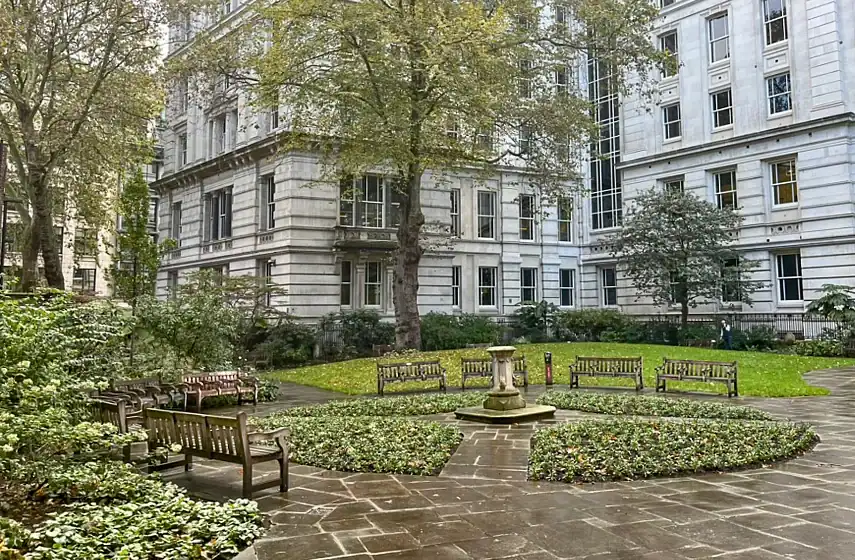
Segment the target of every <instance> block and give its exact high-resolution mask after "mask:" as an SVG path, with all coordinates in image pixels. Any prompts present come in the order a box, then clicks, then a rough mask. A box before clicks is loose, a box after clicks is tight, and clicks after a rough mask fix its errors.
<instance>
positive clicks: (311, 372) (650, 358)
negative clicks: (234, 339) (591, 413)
mask: <svg viewBox="0 0 855 560" xmlns="http://www.w3.org/2000/svg"><path fill="white" fill-rule="evenodd" d="M547 351H548V352H552V363H553V372H554V374H553V375H554V376H555V383H556V384H557V385H559V386H560V385H561V384H564V385H566V384H567V383H568V382H569V377H568V373H567V366H568V365H569V364H570V363H571V362H572V361H573V360H574V359H575V357H576V356H627V357H631V356H641V357H643V358H644V381H645V386H646V387H650V388H652V387H653V386H654V375H655V374H654V368H655V367H656V366H657V365H659V364H661V363H662V358H663V357H665V356H667V357H669V358H683V359H692V360H716V361H733V360H736V361H737V362H739V393H740V395H743V396H761V397H795V396H803V395H826V394H828V391H827V390H826V389H823V388H821V387H812V386H810V385H808V384H807V383H806V382H805V381H804V379H802V374H803V373H806V372H809V371H813V370H817V369H828V368H834V367H839V366H850V365H855V360H853V359H846V358H814V357H806V356H790V355H782V354H770V353H765V352H735V351H728V350H707V349H702V348H685V347H675V346H659V345H652V344H610V343H601V342H590V343H549V344H522V345H519V346H517V355H519V354H523V355H525V356H526V358H527V359H528V369H529V375H530V383H532V384H543V382H544V371H543V370H544V368H543V353H544V352H547ZM479 356H485V357H486V356H488V354H487V353H486V352H485V351H484V350H480V349H468V350H447V351H442V352H423V353H421V354H419V355H418V357H415V356H413V357H407V358H406V361H414V360H417V359H436V358H439V359H440V360H441V361H442V363H443V365H444V366H445V367H446V369H447V370H448V382H449V385H450V386H452V387H456V386H459V385H460V358H461V357H479ZM388 361H395V360H388ZM397 361H404V360H397ZM374 363H375V359H374V358H362V359H358V360H350V361H347V362H337V363H331V364H322V365H317V366H309V367H303V368H298V369H293V370H286V371H279V372H273V373H270V374H267V377H268V378H269V379H273V380H277V381H291V382H294V383H300V384H302V385H311V386H313V387H320V388H322V389H330V390H333V391H339V392H341V393H347V394H351V395H372V394H376V391H377V371H376V368H375V366H374ZM484 381H485V383H484V384H486V380H484ZM586 381H587V384H589V385H594V384H600V385H628V384H629V381H628V380H626V381H625V380H610V379H602V380H591V379H588V380H585V379H583V380H582V384H585V383H586ZM598 382H599V383H598ZM468 385H469V384H468V383H467V386H468ZM474 385H475V380H473V386H474ZM699 385H701V384H690V383H683V384H680V383H669V384H668V387H669V390H672V389H677V390H679V389H685V390H695V389H704V390H705V391H710V390H714V391H718V392H721V393H724V392H725V387H724V385H723V384H710V386H709V387H700V386H699ZM419 388H434V389H436V388H437V383H436V382H428V383H396V384H392V385H387V387H386V392H387V393H391V392H397V391H411V390H416V389H419Z"/></svg>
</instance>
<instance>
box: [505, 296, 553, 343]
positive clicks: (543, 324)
mask: <svg viewBox="0 0 855 560" xmlns="http://www.w3.org/2000/svg"><path fill="white" fill-rule="evenodd" d="M558 317H559V308H558V306H557V305H555V304H552V303H549V302H547V301H541V302H540V303H535V304H531V305H520V307H519V308H518V309H517V310H516V311H514V314H513V325H514V336H515V337H518V338H524V339H526V340H529V341H531V342H545V341H547V340H549V338H550V335H551V334H553V331H554V326H555V324H556V322H557V321H558Z"/></svg>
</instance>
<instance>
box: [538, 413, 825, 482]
mask: <svg viewBox="0 0 855 560" xmlns="http://www.w3.org/2000/svg"><path fill="white" fill-rule="evenodd" d="M816 441H817V436H816V434H815V433H814V431H813V429H812V428H811V427H810V426H807V425H804V424H794V423H789V422H777V423H773V422H756V421H738V420H700V419H697V420H670V421H669V420H661V421H660V420H653V421H651V420H633V419H612V420H604V421H598V420H591V421H584V422H577V423H572V424H564V425H561V426H558V427H555V428H547V429H542V430H539V431H538V432H536V433H535V435H534V437H533V438H532V441H531V444H532V446H531V454H530V456H529V478H530V479H532V480H548V481H553V482H599V481H608V480H633V479H639V478H648V477H658V476H675V475H682V474H691V473H699V472H705V471H724V470H734V469H739V468H744V467H749V466H755V465H763V464H768V463H772V462H776V461H781V460H784V459H787V458H791V457H794V456H796V455H799V454H801V453H804V452H805V451H808V450H809V449H810V448H811V447H812V446H813V445H814V443H815V442H816Z"/></svg>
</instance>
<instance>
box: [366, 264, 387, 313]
mask: <svg viewBox="0 0 855 560" xmlns="http://www.w3.org/2000/svg"><path fill="white" fill-rule="evenodd" d="M382 294H383V266H382V265H381V264H380V263H379V262H367V263H365V305H366V306H368V307H379V306H380V297H381V296H382Z"/></svg>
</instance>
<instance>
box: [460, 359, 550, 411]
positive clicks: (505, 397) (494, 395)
mask: <svg viewBox="0 0 855 560" xmlns="http://www.w3.org/2000/svg"><path fill="white" fill-rule="evenodd" d="M516 350H517V349H516V348H514V347H513V346H492V347H490V348H487V352H489V353H490V355H491V356H493V387H492V388H491V389H490V391H489V392H488V393H487V398H486V399H485V400H484V405H483V407H470V408H458V409H457V410H455V411H454V414H455V415H456V416H457V418H460V419H462V420H470V421H472V422H482V423H487V424H516V423H519V422H531V421H534V420H542V419H544V418H552V417H553V416H554V414H555V407H554V406H544V405H540V404H528V403H526V402H525V399H524V398H523V397H522V395H520V391H519V389H517V388H516V387H514V362H513V356H514V352H516Z"/></svg>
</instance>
